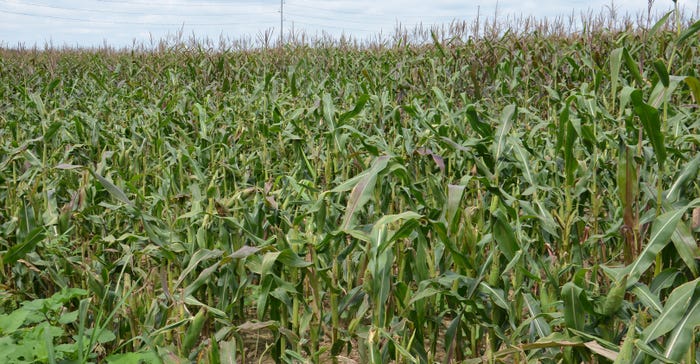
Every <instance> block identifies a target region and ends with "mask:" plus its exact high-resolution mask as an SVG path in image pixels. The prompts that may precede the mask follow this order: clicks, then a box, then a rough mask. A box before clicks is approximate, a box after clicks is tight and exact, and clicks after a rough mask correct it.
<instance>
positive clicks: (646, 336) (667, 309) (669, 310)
mask: <svg viewBox="0 0 700 364" xmlns="http://www.w3.org/2000/svg"><path fill="white" fill-rule="evenodd" d="M698 283H700V278H698V279H696V280H694V281H690V282H687V283H685V284H682V285H680V286H678V287H677V288H676V289H674V290H673V292H671V294H670V295H669V296H668V298H667V299H666V303H665V304H664V309H663V311H661V314H660V315H659V317H657V318H656V319H655V320H654V321H652V323H651V324H650V325H649V326H647V327H646V328H645V329H644V331H642V334H641V337H640V338H641V339H642V340H644V342H645V343H650V342H652V341H653V340H656V339H657V338H659V337H660V336H662V335H665V334H666V333H668V332H669V331H671V330H673V329H674V328H675V327H676V326H677V325H678V323H679V322H680V321H681V320H682V319H683V317H684V316H685V315H686V314H687V312H688V311H687V309H688V307H689V305H690V300H691V298H692V297H693V293H694V292H695V290H696V288H697V287H698Z"/></svg>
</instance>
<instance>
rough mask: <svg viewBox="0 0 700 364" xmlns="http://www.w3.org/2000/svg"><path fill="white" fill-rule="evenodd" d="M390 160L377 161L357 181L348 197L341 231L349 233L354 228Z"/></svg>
mask: <svg viewBox="0 0 700 364" xmlns="http://www.w3.org/2000/svg"><path fill="white" fill-rule="evenodd" d="M389 159H390V157H389V156H382V157H379V158H377V159H375V160H374V163H372V167H371V168H370V169H369V170H367V172H365V173H362V178H360V179H358V180H357V181H356V184H355V186H354V187H353V188H352V192H351V193H350V197H348V204H347V207H346V208H345V215H344V216H343V222H342V223H341V228H340V230H342V231H348V230H350V229H351V228H352V227H353V225H352V224H353V222H354V218H355V215H356V214H357V213H358V211H359V210H360V209H361V208H362V206H364V205H365V204H366V203H367V201H369V200H370V198H371V197H372V193H373V192H374V185H375V183H376V181H377V176H378V175H379V173H381V172H382V171H383V170H384V169H385V168H386V166H387V164H388V163H389Z"/></svg>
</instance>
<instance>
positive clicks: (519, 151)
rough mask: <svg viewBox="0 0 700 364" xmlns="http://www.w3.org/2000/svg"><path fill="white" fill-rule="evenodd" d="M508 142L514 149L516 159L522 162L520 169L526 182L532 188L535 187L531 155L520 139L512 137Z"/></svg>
mask: <svg viewBox="0 0 700 364" xmlns="http://www.w3.org/2000/svg"><path fill="white" fill-rule="evenodd" d="M508 142H509V143H510V145H511V146H512V147H513V152H514V154H515V158H517V159H518V161H519V162H520V169H521V170H522V171H523V177H525V181H527V183H528V184H529V185H530V186H535V177H534V175H533V173H532V167H531V166H532V163H533V162H532V161H531V160H530V153H529V152H528V151H527V149H525V147H524V146H523V145H522V142H521V141H520V139H519V138H516V137H513V136H511V137H509V138H508Z"/></svg>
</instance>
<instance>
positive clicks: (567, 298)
mask: <svg viewBox="0 0 700 364" xmlns="http://www.w3.org/2000/svg"><path fill="white" fill-rule="evenodd" d="M582 292H583V289H581V287H579V286H577V285H575V284H574V283H573V282H567V283H566V284H564V286H562V288H561V297H562V300H563V301H564V322H566V326H567V327H569V328H572V329H576V330H583V327H584V325H585V321H584V320H585V313H584V309H583V304H582V303H581V297H580V296H581V293H582Z"/></svg>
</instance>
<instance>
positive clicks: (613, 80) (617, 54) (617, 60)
mask: <svg viewBox="0 0 700 364" xmlns="http://www.w3.org/2000/svg"><path fill="white" fill-rule="evenodd" d="M623 51H624V49H623V48H622V47H620V48H616V49H614V50H613V51H612V52H610V91H611V92H612V97H611V99H612V103H613V109H614V105H615V100H616V99H617V85H618V83H619V80H618V77H619V76H620V66H621V65H622V53H623Z"/></svg>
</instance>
